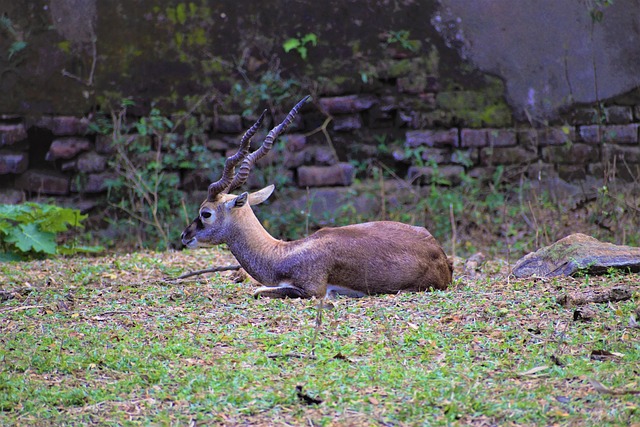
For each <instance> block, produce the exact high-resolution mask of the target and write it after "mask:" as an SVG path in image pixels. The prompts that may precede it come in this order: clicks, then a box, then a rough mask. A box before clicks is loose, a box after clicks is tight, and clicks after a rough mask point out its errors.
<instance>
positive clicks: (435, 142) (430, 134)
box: [405, 128, 458, 148]
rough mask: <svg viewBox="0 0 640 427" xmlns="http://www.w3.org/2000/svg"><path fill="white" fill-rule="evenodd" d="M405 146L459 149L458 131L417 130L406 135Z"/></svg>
mask: <svg viewBox="0 0 640 427" xmlns="http://www.w3.org/2000/svg"><path fill="white" fill-rule="evenodd" d="M405 146H407V147H409V148H416V147H420V146H427V147H457V146H458V129H456V128H453V129H449V130H415V131H408V132H407V133H406V142H405Z"/></svg>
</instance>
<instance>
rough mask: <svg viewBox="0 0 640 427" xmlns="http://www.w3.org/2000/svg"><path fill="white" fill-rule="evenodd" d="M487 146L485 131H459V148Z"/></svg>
mask: <svg viewBox="0 0 640 427" xmlns="http://www.w3.org/2000/svg"><path fill="white" fill-rule="evenodd" d="M487 145H488V139H487V130H486V129H462V130H461V131H460V146H461V147H486V146H487Z"/></svg>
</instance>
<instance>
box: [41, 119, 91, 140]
mask: <svg viewBox="0 0 640 427" xmlns="http://www.w3.org/2000/svg"><path fill="white" fill-rule="evenodd" d="M36 126H37V127H41V128H45V129H49V130H50V131H51V132H52V133H53V134H54V135H56V136H73V135H84V134H86V133H87V130H88V127H89V121H88V120H87V119H86V118H80V117H74V116H53V117H51V116H45V117H42V118H40V120H38V121H37V122H36Z"/></svg>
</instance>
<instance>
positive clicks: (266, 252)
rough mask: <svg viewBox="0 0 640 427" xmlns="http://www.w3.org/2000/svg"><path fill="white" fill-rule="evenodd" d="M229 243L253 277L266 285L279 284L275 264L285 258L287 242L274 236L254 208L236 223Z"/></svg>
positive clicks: (239, 260)
mask: <svg viewBox="0 0 640 427" xmlns="http://www.w3.org/2000/svg"><path fill="white" fill-rule="evenodd" d="M227 246H228V247H229V250H230V251H231V253H232V254H233V256H235V257H236V259H237V260H238V262H239V263H240V265H241V266H242V268H244V269H245V270H246V271H247V273H249V274H250V275H251V277H253V278H254V279H256V280H257V281H258V282H260V283H262V284H263V285H266V286H269V285H276V284H277V283H276V279H275V277H274V273H273V266H274V264H275V263H276V262H277V260H278V258H280V257H282V255H283V252H284V247H285V246H286V243H285V242H283V241H281V240H278V239H275V238H274V237H273V236H271V235H270V234H269V233H268V232H267V230H265V229H264V227H263V226H262V224H260V221H259V220H258V218H256V216H255V215H254V214H253V211H251V208H249V209H247V211H245V212H243V215H242V220H241V221H237V222H236V223H235V224H234V227H233V229H232V230H231V234H230V236H229V239H228V240H227Z"/></svg>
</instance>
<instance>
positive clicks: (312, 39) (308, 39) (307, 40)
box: [301, 33, 318, 46]
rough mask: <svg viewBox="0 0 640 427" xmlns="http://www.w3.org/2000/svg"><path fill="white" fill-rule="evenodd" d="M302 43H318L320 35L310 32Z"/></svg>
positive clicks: (314, 44)
mask: <svg viewBox="0 0 640 427" xmlns="http://www.w3.org/2000/svg"><path fill="white" fill-rule="evenodd" d="M301 41H302V44H307V43H311V44H312V45H313V46H317V45H318V36H316V35H315V34H314V33H309V34H307V35H305V36H304V37H303V38H302V40H301Z"/></svg>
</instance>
